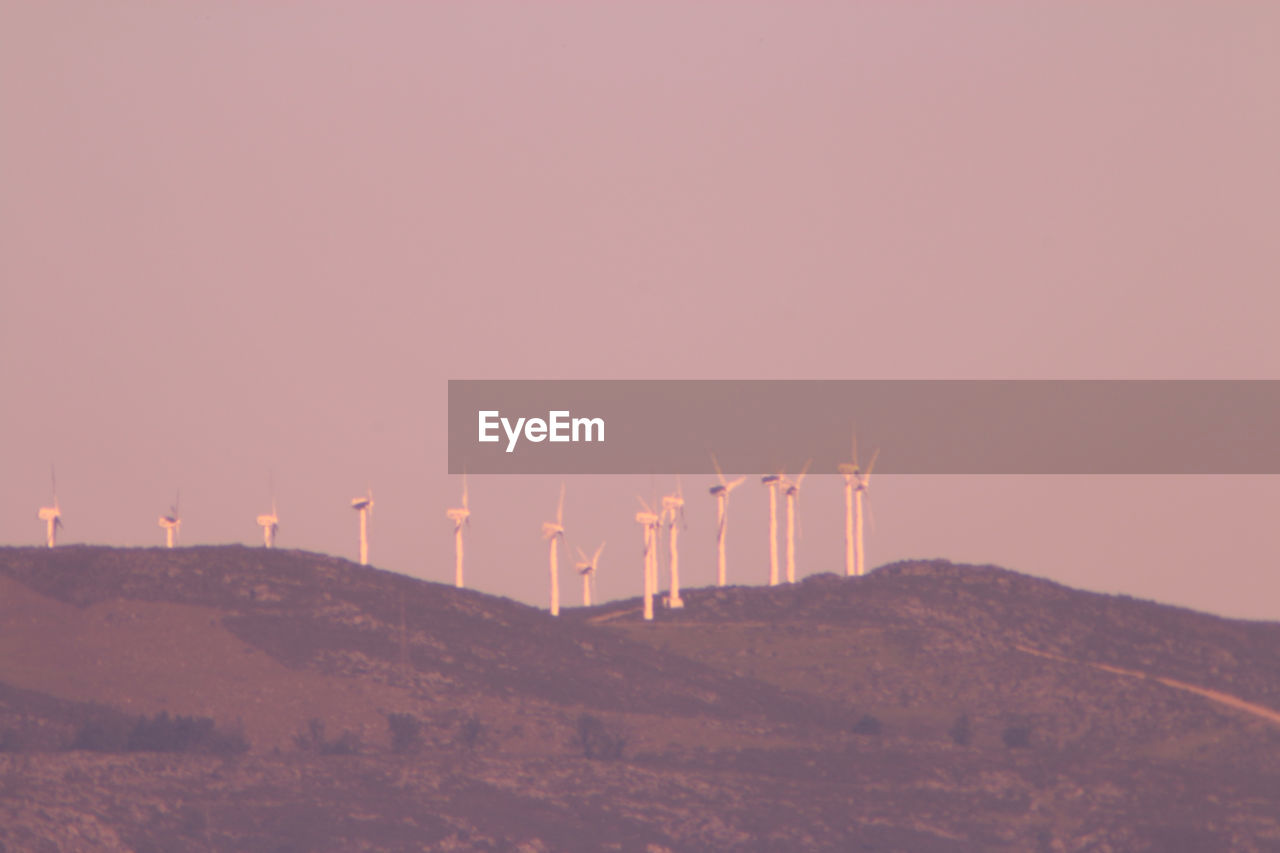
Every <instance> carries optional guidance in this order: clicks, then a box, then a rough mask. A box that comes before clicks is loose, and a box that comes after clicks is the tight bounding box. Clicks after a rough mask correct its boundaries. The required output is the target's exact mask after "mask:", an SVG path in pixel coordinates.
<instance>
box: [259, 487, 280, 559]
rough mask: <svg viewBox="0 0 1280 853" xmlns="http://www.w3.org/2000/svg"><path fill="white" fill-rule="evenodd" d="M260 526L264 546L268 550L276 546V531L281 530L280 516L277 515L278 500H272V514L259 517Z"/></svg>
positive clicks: (273, 498)
mask: <svg viewBox="0 0 1280 853" xmlns="http://www.w3.org/2000/svg"><path fill="white" fill-rule="evenodd" d="M258 524H260V525H262V544H263V545H265V546H266V547H268V548H274V547H275V546H276V531H277V530H279V529H280V516H279V515H278V514H277V513H276V499H275V497H274V496H272V498H271V514H270V515H260V516H258Z"/></svg>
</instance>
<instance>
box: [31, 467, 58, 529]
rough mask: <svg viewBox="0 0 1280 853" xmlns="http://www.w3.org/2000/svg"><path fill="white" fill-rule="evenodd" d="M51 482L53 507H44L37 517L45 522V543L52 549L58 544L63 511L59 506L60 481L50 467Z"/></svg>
mask: <svg viewBox="0 0 1280 853" xmlns="http://www.w3.org/2000/svg"><path fill="white" fill-rule="evenodd" d="M49 480H50V481H51V482H52V484H53V506H42V507H40V512H38V513H37V516H38V517H39V518H40V520H41V521H43V522H45V542H46V544H48V546H49V547H50V548H52V547H53V546H55V545H57V544H58V528H59V527H61V526H62V509H61V508H60V507H59V506H58V479H57V477H56V476H54V473H53V466H52V465H50V466H49Z"/></svg>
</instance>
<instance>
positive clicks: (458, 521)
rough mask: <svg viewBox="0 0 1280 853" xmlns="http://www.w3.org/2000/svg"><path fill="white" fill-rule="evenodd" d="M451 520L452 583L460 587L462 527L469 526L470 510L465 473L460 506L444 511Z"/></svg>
mask: <svg viewBox="0 0 1280 853" xmlns="http://www.w3.org/2000/svg"><path fill="white" fill-rule="evenodd" d="M445 515H447V516H448V517H449V520H450V521H452V522H453V551H454V555H455V557H456V560H457V565H456V566H455V568H454V571H453V585H454V586H456V587H457V588H458V589H462V527H463V525H468V526H470V524H471V510H470V509H469V508H468V507H467V475H466V474H463V475H462V506H460V507H455V508H453V509H450V510H446V511H445Z"/></svg>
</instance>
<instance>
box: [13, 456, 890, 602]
mask: <svg viewBox="0 0 1280 853" xmlns="http://www.w3.org/2000/svg"><path fill="white" fill-rule="evenodd" d="M878 456H879V451H878V450H877V451H876V452H875V453H873V454H872V456H871V460H870V461H869V462H868V464H867V467H866V468H865V469H863V468H862V467H861V465H860V464H859V462H858V444H857V439H856V437H855V438H854V441H853V461H852V462H847V463H841V464H840V465H838V466H837V471H838V472H839V473H840V474H841V475H843V477H844V492H845V574H846V575H849V576H857V575H862V574H863V573H864V572H865V562H864V555H863V497H864V495H865V494H866V492H867V489H868V487H869V485H870V483H871V472H872V470H873V469H874V468H875V463H876V458H877V457H878ZM712 464H713V465H714V466H715V470H716V477H717V479H718V480H719V482H718V483H717V484H716V485H714V486H712V487H711V488H710V490H709V491H710V493H711V496H712V497H714V498H715V499H716V551H717V571H716V583H717V585H718V586H725V585H726V584H727V583H728V570H727V562H726V557H725V542H726V538H727V534H728V523H729V495H730V494H731V493H732V492H733V490H734V489H736V488H738V487H739V486H741V485H742V484H743V483H744V482H746V479H747V478H746V477H745V476H744V477H738V478H736V479H734V480H726V479H725V476H724V472H722V471H721V470H720V465H719V463H718V462H717V461H716V459H715V457H714V456H712ZM808 471H809V463H808V462H806V463H805V465H804V467H803V468H802V469H801V471H800V473H799V474H798V475H797V476H796V478H795V480H791V479H789V478H788V477H787V475H786V474H785V473H784V472H782V471H779V472H778V473H776V474H768V475H765V476H763V477H761V478H760V482H761V484H762V485H764V486H765V487H766V488H767V489H768V490H769V585H770V586H777V585H778V584H779V583H780V582H781V579H780V572H779V569H780V567H779V561H778V492H779V490H781V491H782V494H783V497H784V498H785V499H786V513H787V518H786V580H787V583H795V580H796V550H795V543H796V515H797V507H798V503H799V500H800V487H801V485H802V484H803V483H804V479H805V477H806V476H807V474H808ZM50 479H51V481H52V484H53V505H52V506H45V507H40V510H39V513H38V517H39V519H40V520H41V521H43V522H45V524H46V543H47V545H48V547H50V548H53V547H55V546H56V545H57V534H58V530H59V529H61V528H62V526H63V522H62V509H61V507H60V506H59V504H58V486H57V478H56V476H55V475H54V473H53V472H52V470H51V471H50ZM564 497H565V486H564V483H563V482H562V483H561V484H560V500H559V503H558V504H557V506H556V520H555V521H547V522H543V524H542V538H543V539H545V540H547V542H548V543H549V546H550V580H551V607H550V609H551V615H552V616H558V615H560V572H559V566H560V562H559V553H558V546H559V544H560V543H561V542H562V541H563V540H564V534H565V526H564ZM637 500H639V501H640V505H641V507H642V509H641V511H639V512H637V513H636V514H635V520H636V522H637V523H638V524H639V525H640V526H641V530H642V534H643V540H644V550H643V570H644V607H643V609H644V618H645V619H646V620H652V619H653V612H654V610H653V608H654V599H655V598H656V597H657V596H658V592H659V585H660V581H659V577H658V575H659V566H658V562H659V555H660V553H661V545H662V533H663V531H664V530H665V531H666V534H667V544H668V548H669V559H668V566H669V570H670V584H669V587H668V591H667V595H666V597H665V599H664V604H665V606H666V607H668V608H681V607H683V606H684V600H683V599H682V598H681V597H680V546H679V537H680V530H681V527H682V526H683V524H684V494H683V488H682V486H681V484H680V481H679V479H677V481H676V491H675V492H674V493H673V494H669V495H664V496H663V498H662V501H661V504H660V505H659V506H658V507H653V506H650V505H649V504H648V503H647V502H646V501H645V500H644V498H640V497H637ZM351 508H352V509H353V510H355V511H356V513H357V514H358V515H359V519H360V564H361V565H363V566H367V565H368V564H369V521H370V518H371V517H372V515H373V489H372V488H371V487H370V488H368V489H366V491H365V494H363V495H360V496H357V497H354V498H352V499H351ZM655 509H657V510H659V511H655ZM445 515H446V517H447V518H448V519H449V520H450V521H452V522H453V533H454V553H455V566H454V585H455V586H456V587H458V588H459V589H461V588H463V586H464V575H463V551H464V549H463V530H464V528H466V527H469V526H470V524H471V509H470V505H469V499H468V490H467V479H466V476H465V475H464V476H463V478H462V506H460V507H452V508H450V509H448V510H446V512H445ZM257 523H258V525H259V526H261V527H262V539H263V545H264V546H265V547H267V548H273V547H275V539H276V533H277V532H278V531H279V529H280V517H279V513H278V512H277V510H276V501H275V498H274V497H273V498H272V500H271V512H270V513H269V514H265V513H264V514H262V515H259V516H258V518H257ZM157 524H158V525H159V526H160V528H162V529H163V530H164V532H165V546H166V547H168V548H173V547H175V546H176V545H177V542H178V534H179V531H180V529H181V527H182V510H181V493H179V494H178V495H177V497H175V499H174V502H173V505H172V506H170V508H169V512H168V513H167V514H165V515H161V516H160V517H159V519H158V521H157ZM603 551H604V543H603V542H602V543H600V546H599V547H598V548H596V550H595V552H594V553H593V554H592V555H591V556H590V557H588V556H587V554H586V552H585V551H583V550H582V549H581V548H579V549H578V557H579V560H578V562H577V563H576V564H575V566H574V568H575V569H576V571H577V572H578V574H579V575H580V576H581V578H582V603H583V605H584V606H588V607H589V606H590V605H591V601H592V598H593V597H594V595H593V593H594V590H595V576H596V570H597V568H598V566H599V562H600V555H601V553H603Z"/></svg>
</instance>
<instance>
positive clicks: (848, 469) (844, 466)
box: [836, 462, 862, 477]
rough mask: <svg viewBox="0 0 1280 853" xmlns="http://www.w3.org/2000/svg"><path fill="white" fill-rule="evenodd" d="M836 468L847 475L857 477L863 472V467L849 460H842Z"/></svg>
mask: <svg viewBox="0 0 1280 853" xmlns="http://www.w3.org/2000/svg"><path fill="white" fill-rule="evenodd" d="M836 470H837V471H839V472H840V473H841V474H844V475H845V476H847V477H856V476H858V475H859V474H861V473H862V469H861V468H859V467H858V466H857V465H854V464H852V463H849V462H841V463H840V464H839V465H837V466H836Z"/></svg>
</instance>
